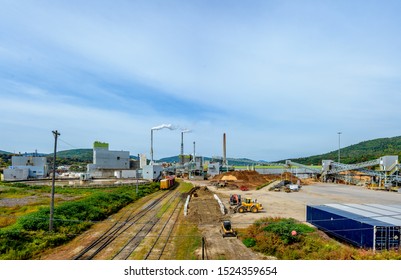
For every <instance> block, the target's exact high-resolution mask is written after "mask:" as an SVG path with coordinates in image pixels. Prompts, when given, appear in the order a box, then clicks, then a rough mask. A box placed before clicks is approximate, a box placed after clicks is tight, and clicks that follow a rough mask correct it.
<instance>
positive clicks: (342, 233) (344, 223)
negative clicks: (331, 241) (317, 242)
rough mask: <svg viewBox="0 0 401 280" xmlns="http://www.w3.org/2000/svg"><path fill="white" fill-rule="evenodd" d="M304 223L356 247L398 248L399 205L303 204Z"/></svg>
mask: <svg viewBox="0 0 401 280" xmlns="http://www.w3.org/2000/svg"><path fill="white" fill-rule="evenodd" d="M306 220H307V222H309V223H311V224H312V225H314V226H316V227H317V228H319V229H321V230H323V231H325V232H327V233H329V234H331V235H333V236H335V237H338V238H340V239H342V240H345V241H347V242H349V243H351V244H353V245H355V246H357V247H361V248H370V249H373V250H385V249H387V250H398V249H399V247H400V229H401V205H380V204H325V205H314V206H311V205H307V206H306Z"/></svg>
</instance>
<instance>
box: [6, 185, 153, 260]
mask: <svg viewBox="0 0 401 280" xmlns="http://www.w3.org/2000/svg"><path fill="white" fill-rule="evenodd" d="M157 190H159V185H158V184H155V183H153V184H150V185H145V186H143V185H141V186H140V187H139V191H138V194H136V193H135V188H134V187H132V186H122V187H117V188H116V187H113V188H110V189H107V188H102V189H96V190H94V189H92V190H91V191H89V192H88V193H86V195H85V197H84V198H81V199H79V200H75V201H64V202H62V203H57V204H56V206H55V209H54V231H53V232H52V233H49V232H48V229H49V213H50V209H49V207H48V206H46V207H43V206H42V207H39V208H38V210H37V211H33V212H30V209H31V208H29V207H27V208H26V209H25V210H24V211H27V212H30V213H28V214H25V215H22V216H21V217H19V218H18V219H17V220H16V221H15V223H13V224H11V225H9V226H7V227H4V228H2V229H0V259H32V258H35V257H36V256H37V255H38V254H40V252H42V251H43V250H46V249H49V248H52V247H55V246H59V245H61V244H63V243H65V242H67V241H69V240H71V239H72V238H74V237H75V236H76V235H77V234H80V233H82V232H83V231H85V230H87V229H88V228H89V227H90V226H91V225H92V224H93V223H94V222H96V221H101V220H104V219H105V218H107V217H108V216H109V215H111V214H113V213H115V212H117V211H118V210H120V209H121V208H123V207H124V206H126V205H127V204H129V203H131V202H133V201H135V200H137V199H138V198H140V197H143V196H146V195H148V194H150V193H153V192H155V191H157ZM77 193H79V195H80V196H81V197H82V194H83V193H82V190H76V194H77ZM22 208H23V207H21V209H22ZM17 211H18V210H17ZM21 211H22V210H21ZM18 213H21V212H18Z"/></svg>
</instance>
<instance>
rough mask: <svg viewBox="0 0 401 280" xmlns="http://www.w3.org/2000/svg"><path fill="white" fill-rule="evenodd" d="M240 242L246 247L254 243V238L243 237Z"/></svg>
mask: <svg viewBox="0 0 401 280" xmlns="http://www.w3.org/2000/svg"><path fill="white" fill-rule="evenodd" d="M242 243H244V245H245V246H246V247H248V248H250V247H253V246H255V245H256V240H255V239H254V238H245V239H244V240H243V241H242Z"/></svg>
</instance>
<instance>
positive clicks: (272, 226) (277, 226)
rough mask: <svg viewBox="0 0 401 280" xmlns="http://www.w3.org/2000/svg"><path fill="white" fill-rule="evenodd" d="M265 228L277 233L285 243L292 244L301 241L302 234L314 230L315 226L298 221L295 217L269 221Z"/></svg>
mask: <svg viewBox="0 0 401 280" xmlns="http://www.w3.org/2000/svg"><path fill="white" fill-rule="evenodd" d="M263 230H264V231H268V232H273V233H275V234H277V235H278V236H280V238H281V239H282V240H283V242H284V244H291V243H294V242H298V241H300V235H302V234H304V233H307V232H312V231H313V228H311V227H309V226H307V225H303V224H300V223H297V222H296V221H295V220H294V219H281V220H279V221H277V222H273V223H269V224H268V226H266V227H265V228H264V229H263ZM293 232H295V235H293V234H292V233H293Z"/></svg>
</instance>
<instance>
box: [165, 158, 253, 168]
mask: <svg viewBox="0 0 401 280" xmlns="http://www.w3.org/2000/svg"><path fill="white" fill-rule="evenodd" d="M211 159H212V158H211V157H203V160H204V161H210V160H211ZM227 161H228V164H229V165H237V166H242V165H253V164H260V163H261V162H259V161H255V160H251V159H247V158H227ZM157 162H168V163H174V162H179V157H178V156H172V157H165V158H161V159H159V160H157Z"/></svg>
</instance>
